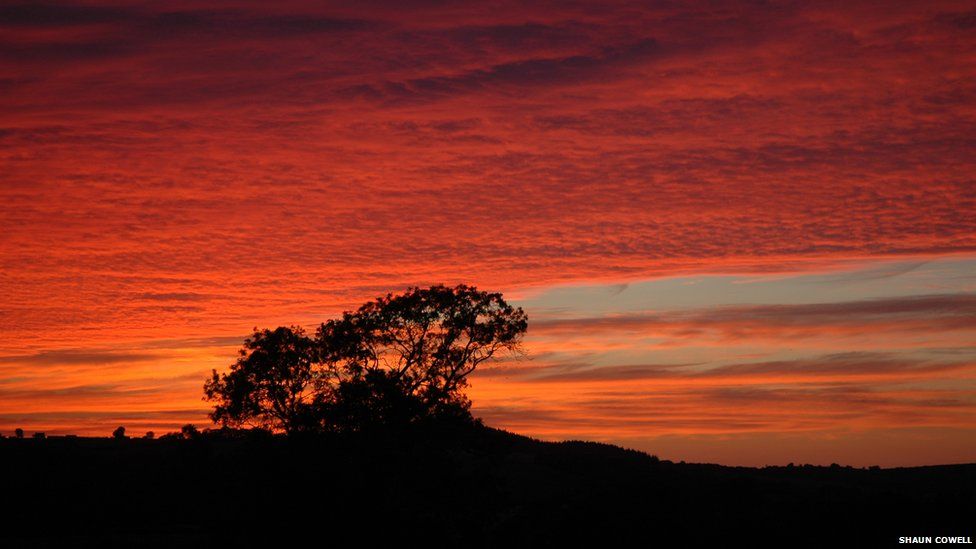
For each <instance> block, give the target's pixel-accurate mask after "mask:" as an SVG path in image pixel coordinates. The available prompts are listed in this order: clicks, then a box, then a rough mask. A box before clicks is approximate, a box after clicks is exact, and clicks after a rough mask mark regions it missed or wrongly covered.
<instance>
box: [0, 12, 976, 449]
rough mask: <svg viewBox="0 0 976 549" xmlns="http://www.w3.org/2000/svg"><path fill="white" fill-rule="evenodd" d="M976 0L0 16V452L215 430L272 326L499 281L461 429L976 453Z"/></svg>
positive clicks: (550, 436) (734, 445) (661, 444)
mask: <svg viewBox="0 0 976 549" xmlns="http://www.w3.org/2000/svg"><path fill="white" fill-rule="evenodd" d="M974 30H976V11H974V9H973V5H972V3H971V2H943V1H926V2H814V3H804V2H730V1H718V0H716V1H710V2H614V1H601V2H558V3H548V2H524V3H519V2H495V1H487V2H479V3H471V2H444V1H434V0H431V1H426V2H402V1H398V2H382V1H375V2H374V1H363V2H356V3H352V4H350V3H341V4H340V3H334V4H329V3H314V5H313V3H300V2H289V1H282V2H273V3H268V2H222V1H215V2H206V3H204V2H199V1H182V0H176V1H171V2H125V3H123V2H111V1H107V0H102V1H95V2H88V3H64V4H40V3H36V2H30V3H24V4H19V3H17V2H5V3H3V5H2V6H0V229H2V230H0V326H2V327H3V329H4V335H5V337H4V338H3V340H2V341H0V432H3V433H6V434H8V435H9V431H12V430H13V429H14V428H15V427H22V428H24V429H25V430H27V431H28V432H32V431H45V432H47V433H49V434H57V433H77V434H83V435H98V436H102V435H104V436H107V435H109V434H110V433H111V431H112V430H113V429H114V428H115V427H116V426H118V425H125V426H126V427H127V428H128V429H129V432H130V433H133V434H138V433H141V432H143V431H145V430H154V431H156V432H157V433H160V432H166V431H171V430H175V429H177V428H178V427H179V426H180V425H182V424H184V423H187V422H193V423H196V424H198V425H200V426H204V425H207V423H208V420H207V419H206V413H207V411H208V409H209V407H208V404H207V403H206V402H204V401H202V385H203V382H204V380H205V378H206V375H207V373H208V372H209V371H210V369H211V368H216V369H224V368H227V367H228V366H229V365H230V364H231V363H232V362H233V360H234V357H235V353H236V351H237V349H238V348H239V346H240V344H241V343H242V341H243V338H244V337H245V336H246V335H247V334H248V333H249V332H250V331H251V329H252V328H254V327H274V326H278V325H289V324H300V325H304V326H309V327H311V326H314V325H317V324H318V323H320V322H322V321H323V320H326V319H328V318H332V317H334V316H336V315H338V314H339V313H341V311H343V310H348V309H353V308H355V307H357V306H358V305H359V304H361V303H363V302H364V301H367V300H370V299H373V298H375V297H377V296H379V295H385V294H386V293H387V292H397V291H402V290H404V289H406V288H407V287H408V286H412V285H429V284H436V283H445V284H456V283H466V284H473V285H475V286H477V287H478V288H479V289H485V290H491V291H501V292H503V293H504V295H505V297H506V299H507V300H508V301H510V302H511V303H513V304H517V305H520V306H523V307H524V308H525V309H526V311H527V313H528V315H529V330H528V333H527V335H526V347H527V349H528V355H529V356H528V357H527V358H524V359H521V360H513V359H506V360H503V361H500V362H497V363H495V364H492V365H489V366H485V367H483V368H482V369H481V370H479V371H478V372H476V373H475V374H474V375H473V378H472V386H471V388H470V392H469V394H470V396H471V398H472V400H473V402H474V407H473V412H474V413H475V415H478V416H480V417H482V418H484V420H485V422H486V423H487V424H489V425H492V426H496V427H501V428H505V429H509V430H513V431H516V432H519V433H522V434H526V435H530V436H534V437H537V438H542V439H546V440H564V439H589V440H600V441H605V442H611V443H615V444H620V445H624V446H627V447H632V448H638V449H641V450H645V451H648V452H650V453H654V454H657V455H659V456H660V457H662V458H667V459H672V460H675V461H677V460H686V461H707V462H717V463H726V464H735V465H764V464H785V463H787V462H796V463H823V464H829V463H831V462H838V463H844V464H852V465H857V466H864V465H873V464H880V465H884V466H904V465H921V464H934V463H956V462H972V461H976V345H974V342H976V176H974V174H976V155H974V154H973V150H976V147H974V145H976V79H974V76H976V32H974Z"/></svg>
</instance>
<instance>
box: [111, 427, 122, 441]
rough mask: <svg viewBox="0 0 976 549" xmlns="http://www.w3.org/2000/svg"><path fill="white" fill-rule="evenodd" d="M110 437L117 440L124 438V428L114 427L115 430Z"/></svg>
mask: <svg viewBox="0 0 976 549" xmlns="http://www.w3.org/2000/svg"><path fill="white" fill-rule="evenodd" d="M112 436H113V437H114V438H118V439H123V438H125V427H122V426H119V427H116V429H115V430H114V431H112Z"/></svg>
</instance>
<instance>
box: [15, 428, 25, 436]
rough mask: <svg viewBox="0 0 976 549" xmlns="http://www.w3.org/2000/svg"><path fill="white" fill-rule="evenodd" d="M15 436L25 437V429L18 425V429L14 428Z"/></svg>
mask: <svg viewBox="0 0 976 549" xmlns="http://www.w3.org/2000/svg"><path fill="white" fill-rule="evenodd" d="M14 436H15V437H17V438H24V430H23V429H21V428H20V427H17V428H16V429H14Z"/></svg>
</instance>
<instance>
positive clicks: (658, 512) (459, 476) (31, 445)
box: [0, 425, 976, 547]
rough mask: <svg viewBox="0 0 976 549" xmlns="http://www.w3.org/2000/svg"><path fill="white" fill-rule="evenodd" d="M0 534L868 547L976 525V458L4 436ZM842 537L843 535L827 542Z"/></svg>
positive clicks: (385, 439) (436, 436)
mask: <svg viewBox="0 0 976 549" xmlns="http://www.w3.org/2000/svg"><path fill="white" fill-rule="evenodd" d="M0 466H2V470H3V471H4V478H3V493H4V495H5V499H6V500H7V501H8V502H9V503H13V505H9V506H8V511H6V514H5V515H4V516H3V518H2V520H0V546H4V547H21V546H57V547H75V546H80V545H95V544H97V545H105V544H116V545H120V546H132V547H141V546H159V547H195V546H200V547H222V546H229V545H235V546H257V545H263V546H267V547H275V546H277V545H278V544H281V543H287V542H289V541H297V540H301V539H306V538H307V537H308V536H312V537H313V538H317V539H320V540H321V541H322V542H323V543H324V544H326V545H324V546H327V545H328V544H331V543H332V542H336V543H339V544H340V546H346V545H348V544H351V543H356V542H364V543H365V542H369V543H382V542H386V543H396V544H398V546H399V545H400V544H403V543H408V542H411V543H414V544H417V543H419V544H420V546H422V547H433V546H456V547H529V546H531V547H561V546H570V544H571V545H572V546H593V547H607V546H621V545H630V544H639V545H638V546H640V547H653V546H664V547H669V546H699V545H703V544H704V545H706V546H709V547H724V546H731V545H740V546H741V545H742V544H743V543H745V546H753V547H754V546H759V545H764V546H780V547H797V546H801V547H802V546H810V547H814V546H819V547H822V546H860V547H884V546H890V545H897V544H898V537H899V536H919V535H926V536H938V535H954V536H973V537H976V531H974V530H976V528H974V527H976V519H974V518H973V517H976V464H967V465H945V466H937V467H914V468H899V469H877V470H875V469H872V470H865V469H853V468H845V467H839V466H832V467H811V466H803V467H766V468H762V469H757V468H747V467H723V466H719V465H702V464H684V463H680V464H679V463H671V462H669V461H659V460H657V459H656V458H654V457H652V456H649V455H647V454H644V453H641V452H637V451H632V450H625V449H622V448H618V447H615V446H611V445H606V444H597V443H592V442H562V443H547V442H540V441H536V440H533V439H530V438H526V437H523V436H518V435H514V434H511V433H507V432H505V431H500V430H496V429H491V428H487V427H459V426H444V425H440V426H427V427H422V428H421V427H418V428H416V429H413V430H411V431H409V432H396V433H390V432H387V433H369V434H365V433H364V434H358V435H349V436H343V437H338V436H337V437H316V438H307V439H286V438H283V437H271V436H268V435H264V436H262V435H257V434H244V433H231V434H227V435H223V436H221V435H216V434H211V435H208V436H201V437H199V438H197V439H194V440H179V439H170V440H142V439H127V440H113V439H108V438H105V439H93V438H48V439H46V440H31V439H24V440H14V439H2V440H0ZM825 544H829V545H825Z"/></svg>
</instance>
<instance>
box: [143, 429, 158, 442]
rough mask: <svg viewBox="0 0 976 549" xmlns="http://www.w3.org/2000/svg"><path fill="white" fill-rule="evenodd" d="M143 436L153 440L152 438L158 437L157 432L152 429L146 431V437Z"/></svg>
mask: <svg viewBox="0 0 976 549" xmlns="http://www.w3.org/2000/svg"><path fill="white" fill-rule="evenodd" d="M142 438H144V439H146V440H152V439H154V438H156V433H154V432H152V431H146V435H145V436H144V437H142Z"/></svg>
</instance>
